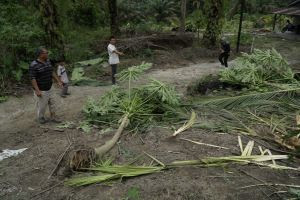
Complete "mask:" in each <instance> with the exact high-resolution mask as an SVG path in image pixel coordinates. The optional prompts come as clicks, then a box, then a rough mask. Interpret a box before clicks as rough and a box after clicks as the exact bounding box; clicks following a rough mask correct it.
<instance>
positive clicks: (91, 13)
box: [0, 0, 292, 96]
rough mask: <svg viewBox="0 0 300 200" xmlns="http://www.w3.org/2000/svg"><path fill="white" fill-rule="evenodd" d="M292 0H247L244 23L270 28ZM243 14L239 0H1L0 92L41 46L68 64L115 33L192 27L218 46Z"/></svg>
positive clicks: (21, 74)
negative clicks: (276, 13) (276, 11)
mask: <svg viewBox="0 0 300 200" xmlns="http://www.w3.org/2000/svg"><path fill="white" fill-rule="evenodd" d="M291 2H292V0H290V1H289V0H287V1H282V0H249V1H246V15H245V22H244V28H245V29H252V28H267V29H270V28H271V26H272V17H273V16H272V15H270V14H269V13H270V11H272V10H273V9H276V8H279V7H283V6H287V5H288V4H289V3H291ZM238 13H239V0H225V1H222V0H22V1H20V0H2V1H1V2H0V24H1V26H0V45H1V48H0V94H3V93H4V92H5V90H6V88H8V86H9V85H10V84H16V83H20V82H22V80H24V79H26V73H27V69H28V65H29V63H30V62H31V61H32V60H33V59H35V50H36V48H37V47H39V46H45V47H47V48H49V49H50V53H51V54H50V57H51V58H52V59H54V60H59V59H64V60H66V61H67V62H69V63H73V62H76V61H81V60H87V59H92V58H95V57H99V56H104V55H105V53H106V51H105V49H99V45H97V44H99V43H100V42H103V41H106V40H107V39H108V37H109V36H110V35H112V34H113V35H117V36H118V37H122V38H129V37H136V36H140V35H151V34H154V33H155V34H159V33H168V32H171V31H173V32H174V31H178V32H185V31H187V32H193V33H195V37H197V35H198V37H200V36H199V35H200V34H201V38H202V36H203V39H202V42H201V43H197V45H203V43H206V44H207V43H208V44H209V45H212V46H214V45H215V44H216V42H217V40H218V39H219V37H220V35H221V34H222V33H236V32H237V28H238V26H237V24H238V21H239V14H238ZM208 29H209V30H208ZM242 39H244V40H247V36H246V35H242ZM248 39H249V38H248ZM205 40H207V41H205ZM214 40H215V41H214ZM0 96H2V95H0Z"/></svg>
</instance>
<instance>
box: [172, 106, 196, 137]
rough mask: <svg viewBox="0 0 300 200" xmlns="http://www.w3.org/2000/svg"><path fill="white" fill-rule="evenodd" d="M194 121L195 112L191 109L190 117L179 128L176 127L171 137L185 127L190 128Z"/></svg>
mask: <svg viewBox="0 0 300 200" xmlns="http://www.w3.org/2000/svg"><path fill="white" fill-rule="evenodd" d="M195 121H196V113H195V112H194V111H193V112H192V114H191V117H190V119H189V121H188V122H186V123H184V125H183V126H181V127H180V128H179V129H177V130H176V131H175V132H174V133H173V137H175V136H176V135H178V134H179V133H182V132H184V131H186V130H187V129H189V128H191V127H192V126H193V124H194V123H195Z"/></svg>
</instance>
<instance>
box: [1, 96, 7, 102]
mask: <svg viewBox="0 0 300 200" xmlns="http://www.w3.org/2000/svg"><path fill="white" fill-rule="evenodd" d="M7 99H8V96H0V103H3V102H5V101H7Z"/></svg>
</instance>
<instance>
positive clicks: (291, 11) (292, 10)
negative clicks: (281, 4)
mask: <svg viewBox="0 0 300 200" xmlns="http://www.w3.org/2000/svg"><path fill="white" fill-rule="evenodd" d="M273 13H274V14H283V15H293V16H300V7H289V8H284V9H280V10H277V11H274V12H273Z"/></svg>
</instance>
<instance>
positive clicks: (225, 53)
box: [219, 38, 230, 67]
mask: <svg viewBox="0 0 300 200" xmlns="http://www.w3.org/2000/svg"><path fill="white" fill-rule="evenodd" d="M229 56H230V44H229V43H228V42H227V41H226V39H224V38H222V40H221V54H220V56H219V61H220V62H221V64H222V65H224V66H225V67H228V63H227V61H228V58H229Z"/></svg>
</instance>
